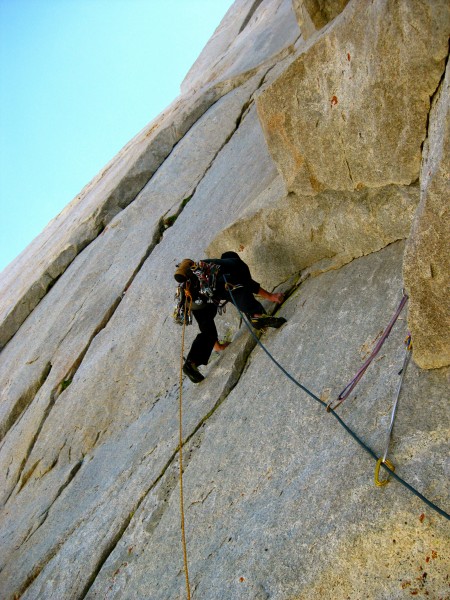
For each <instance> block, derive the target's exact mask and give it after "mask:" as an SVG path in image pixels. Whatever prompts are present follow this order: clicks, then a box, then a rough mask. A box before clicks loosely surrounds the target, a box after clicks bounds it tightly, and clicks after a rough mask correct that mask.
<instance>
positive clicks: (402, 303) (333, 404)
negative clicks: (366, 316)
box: [327, 293, 408, 412]
mask: <svg viewBox="0 0 450 600" xmlns="http://www.w3.org/2000/svg"><path fill="white" fill-rule="evenodd" d="M407 300H408V296H407V295H406V294H405V293H403V297H402V299H401V301H400V304H399V305H398V308H397V310H396V311H395V313H394V315H393V317H392V319H391V320H390V321H389V324H388V326H387V327H386V329H385V330H384V332H383V334H382V336H381V337H380V339H379V340H378V342H377V344H376V346H375V348H374V349H373V350H372V352H371V354H370V356H369V358H368V359H367V360H366V362H365V363H364V364H363V366H362V367H361V368H360V369H359V371H358V372H357V373H356V375H355V376H354V377H353V379H352V380H351V381H350V383H349V384H348V385H346V386H345V388H344V389H343V390H342V392H341V393H340V394H339V396H338V397H337V398H336V399H335V400H330V402H328V404H327V412H330V410H336V409H337V407H338V406H340V405H341V404H342V402H344V400H345V399H346V398H348V397H349V396H350V394H351V392H352V390H353V389H354V388H355V387H356V385H357V384H358V382H359V380H360V379H361V377H362V376H363V375H364V373H365V372H366V371H367V368H368V367H369V365H370V364H371V362H372V361H373V359H374V358H375V356H376V355H377V354H378V352H379V351H380V349H381V346H382V345H383V344H384V342H385V341H386V340H387V338H388V337H389V334H390V333H391V330H392V328H393V327H394V325H395V322H396V321H397V319H398V317H399V315H400V313H401V312H402V310H403V307H404V306H405V304H406V301H407Z"/></svg>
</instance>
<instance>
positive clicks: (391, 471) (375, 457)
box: [224, 276, 450, 521]
mask: <svg viewBox="0 0 450 600" xmlns="http://www.w3.org/2000/svg"><path fill="white" fill-rule="evenodd" d="M224 278H225V276H224ZM225 281H226V280H225ZM230 296H231V299H232V301H233V304H234V306H235V307H236V309H237V311H238V312H239V314H240V316H241V319H242V320H243V321H244V323H245V325H246V326H247V328H248V330H249V331H250V333H251V334H252V336H253V337H254V338H255V340H256V343H257V344H258V345H259V346H260V348H261V349H262V350H263V351H264V352H265V353H266V354H267V356H268V357H269V358H270V360H271V361H272V362H273V363H274V364H275V365H276V366H277V367H278V368H279V369H280V371H282V372H283V373H284V374H285V375H286V377H287V378H288V379H290V380H291V381H292V383H294V384H295V385H296V386H298V387H299V388H300V389H302V390H303V391H304V392H305V393H306V394H308V396H310V397H311V398H312V399H313V400H315V401H316V402H318V403H319V404H321V405H322V406H324V407H325V408H328V405H327V403H326V402H324V401H323V400H321V399H320V398H319V397H318V396H316V394H314V393H313V392H311V390H309V389H308V388H307V387H305V386H304V385H302V384H301V383H300V382H299V381H297V379H295V377H293V376H292V375H291V374H290V373H289V372H288V371H287V370H286V369H285V368H284V367H283V366H282V365H281V364H280V363H279V362H278V361H277V360H276V359H275V358H274V357H273V356H272V354H271V353H270V352H269V351H268V350H267V348H266V347H265V346H264V344H263V343H262V342H261V340H260V339H259V337H258V336H257V335H256V333H255V332H254V331H253V329H252V327H251V325H250V323H249V322H248V321H247V319H246V318H245V316H244V315H243V314H242V312H241V311H240V310H239V307H238V306H237V304H236V302H235V300H234V297H233V292H232V291H231V290H230ZM405 301H406V300H405ZM402 302H403V299H402ZM402 308H403V306H402ZM399 314H400V313H399ZM328 412H329V413H330V414H332V415H333V417H334V418H335V419H336V420H337V421H338V423H339V424H340V425H342V427H343V428H344V429H345V431H346V432H347V433H348V434H349V435H351V436H352V438H353V439H354V440H355V441H356V442H357V443H358V444H359V445H360V446H361V448H363V449H364V450H365V451H366V452H367V453H368V454H370V456H371V457H372V458H373V459H374V460H375V461H378V460H379V458H378V456H377V455H376V454H375V452H374V451H373V450H372V449H371V448H370V447H369V446H368V445H367V444H366V443H365V442H363V440H362V439H361V438H360V437H359V436H358V435H357V434H356V433H355V432H354V431H353V430H352V429H351V428H350V427H349V426H348V425H347V423H346V422H345V421H344V420H343V419H342V418H341V417H340V416H339V415H338V414H337V412H336V411H335V410H334V409H333V408H330V409H329V410H328ZM380 466H381V467H383V469H385V470H386V471H388V473H389V474H390V475H391V476H392V477H393V478H394V479H396V480H397V481H398V482H399V483H401V484H402V485H403V486H404V487H405V488H406V489H408V490H409V491H410V492H411V493H413V494H414V495H415V496H417V498H420V500H422V502H424V503H425V504H427V505H428V506H429V507H430V508H432V509H433V510H435V511H436V512H437V513H438V514H440V515H441V516H442V517H444V518H445V519H448V520H449V521H450V514H448V513H447V512H445V510H443V509H442V508H440V507H439V506H437V505H436V504H434V503H433V502H431V500H428V498H426V497H425V496H424V495H423V494H421V493H420V492H419V491H418V490H416V489H415V488H414V487H413V486H412V485H410V484H409V483H408V482H407V481H405V480H404V479H402V478H401V477H399V475H397V474H396V473H395V472H394V471H393V470H391V469H390V468H389V466H388V464H387V461H386V462H381V463H380Z"/></svg>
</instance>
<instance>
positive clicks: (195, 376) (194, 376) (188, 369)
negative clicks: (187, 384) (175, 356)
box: [183, 360, 205, 383]
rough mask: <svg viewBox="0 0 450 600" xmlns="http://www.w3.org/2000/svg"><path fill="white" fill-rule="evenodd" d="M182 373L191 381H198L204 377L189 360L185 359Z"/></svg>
mask: <svg viewBox="0 0 450 600" xmlns="http://www.w3.org/2000/svg"><path fill="white" fill-rule="evenodd" d="M183 373H184V374H185V375H187V376H188V377H189V379H190V380H191V381H192V382H193V383H200V381H203V380H204V379H205V378H204V376H203V375H202V374H201V373H200V371H199V370H198V369H197V367H196V366H195V365H194V363H192V362H191V361H190V360H187V361H186V362H185V363H184V366H183Z"/></svg>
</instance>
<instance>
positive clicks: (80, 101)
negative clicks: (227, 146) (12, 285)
mask: <svg viewBox="0 0 450 600" xmlns="http://www.w3.org/2000/svg"><path fill="white" fill-rule="evenodd" d="M232 4H233V0H214V2H210V1H209V0H165V1H164V2H160V1H159V0H0V207H1V215H2V216H1V220H0V271H1V270H2V269H3V268H4V267H6V265H7V264H8V263H9V262H11V261H12V260H13V259H14V258H15V257H16V256H17V255H18V254H19V253H20V252H21V251H22V250H23V249H24V248H25V247H26V246H27V245H28V244H29V243H30V242H31V241H32V240H33V239H34V238H35V237H36V236H37V235H38V234H39V233H40V231H42V229H43V228H44V227H45V226H46V224H47V223H48V221H50V220H51V219H52V218H53V217H55V216H56V215H57V214H58V213H59V212H60V211H61V210H62V209H63V208H64V207H65V206H66V205H67V204H68V203H69V202H70V201H71V200H72V199H73V198H74V197H75V196H76V195H77V194H78V193H79V192H80V191H81V189H82V188H83V186H84V185H86V184H87V183H88V182H89V181H90V180H91V179H92V178H93V177H94V176H95V175H96V174H97V173H98V172H99V171H100V169H101V168H102V167H103V166H104V165H105V164H106V163H107V162H108V161H109V160H110V159H112V158H113V157H114V156H115V155H116V154H117V152H118V151H119V150H120V149H121V148H122V146H124V145H125V144H126V143H127V142H128V141H129V140H130V139H131V138H132V137H133V136H134V135H135V134H136V133H138V131H140V130H141V129H142V128H143V127H144V126H145V125H146V124H147V123H148V122H150V121H151V120H152V119H153V118H154V117H156V116H157V115H158V114H159V113H160V112H161V111H162V110H163V109H164V108H165V107H166V106H168V105H169V104H170V103H171V102H172V100H174V98H176V96H177V95H178V94H179V87H180V84H181V81H182V80H183V78H184V76H185V75H186V73H187V72H188V70H189V69H190V67H191V66H192V64H193V63H194V61H195V60H196V58H197V56H198V55H199V54H200V52H201V50H202V49H203V47H204V46H205V45H206V43H207V41H208V40H209V38H210V37H211V35H212V34H213V32H214V30H215V28H216V27H217V26H218V25H219V23H220V21H221V20H222V18H223V16H224V15H225V13H226V12H227V10H228V8H229V7H230V6H231V5H232Z"/></svg>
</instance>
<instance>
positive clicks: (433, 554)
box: [431, 550, 438, 560]
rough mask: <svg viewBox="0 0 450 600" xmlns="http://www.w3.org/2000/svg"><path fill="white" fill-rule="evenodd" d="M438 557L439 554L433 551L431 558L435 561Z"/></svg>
mask: <svg viewBox="0 0 450 600" xmlns="http://www.w3.org/2000/svg"><path fill="white" fill-rule="evenodd" d="M437 557H438V553H437V552H436V550H432V551H431V558H432V559H433V560H434V559H436V558H437Z"/></svg>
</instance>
